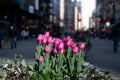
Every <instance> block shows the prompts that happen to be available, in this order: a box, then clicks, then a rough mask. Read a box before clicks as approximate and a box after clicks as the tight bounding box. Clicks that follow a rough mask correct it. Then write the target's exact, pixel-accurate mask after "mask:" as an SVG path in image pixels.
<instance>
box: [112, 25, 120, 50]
mask: <svg viewBox="0 0 120 80" xmlns="http://www.w3.org/2000/svg"><path fill="white" fill-rule="evenodd" d="M118 26H119V25H118V24H116V25H115V26H113V27H112V34H111V35H112V40H113V51H114V52H118V46H119V40H120V32H119V28H118Z"/></svg>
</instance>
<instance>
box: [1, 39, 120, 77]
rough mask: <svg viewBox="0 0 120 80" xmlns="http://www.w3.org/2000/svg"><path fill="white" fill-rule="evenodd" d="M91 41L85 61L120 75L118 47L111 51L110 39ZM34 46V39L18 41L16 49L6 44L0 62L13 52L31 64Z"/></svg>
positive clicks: (12, 56) (12, 55) (11, 56)
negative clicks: (90, 47)
mask: <svg viewBox="0 0 120 80" xmlns="http://www.w3.org/2000/svg"><path fill="white" fill-rule="evenodd" d="M91 43H92V49H91V51H90V52H89V53H88V54H87V58H86V61H89V62H90V63H91V64H93V65H95V66H98V67H99V68H101V69H106V70H109V71H111V73H112V74H113V75H115V76H117V77H120V47H119V52H118V53H113V49H112V41H109V40H100V39H92V40H91ZM35 48H36V41H35V39H29V40H25V41H18V46H17V48H16V49H10V46H9V45H6V46H4V47H3V49H1V50H0V64H1V63H2V59H3V58H9V59H11V60H13V58H14V54H22V55H23V57H24V58H25V59H26V61H27V62H28V64H33V63H34V58H33V56H34V53H35Z"/></svg>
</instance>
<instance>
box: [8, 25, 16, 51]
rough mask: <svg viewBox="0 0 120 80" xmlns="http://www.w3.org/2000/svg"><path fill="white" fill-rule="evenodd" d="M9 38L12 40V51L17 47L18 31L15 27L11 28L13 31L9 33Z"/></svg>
mask: <svg viewBox="0 0 120 80" xmlns="http://www.w3.org/2000/svg"><path fill="white" fill-rule="evenodd" d="M8 35H9V38H10V45H11V49H13V48H16V47H17V31H16V30H15V29H14V27H13V26H11V29H10V30H9V32H8Z"/></svg>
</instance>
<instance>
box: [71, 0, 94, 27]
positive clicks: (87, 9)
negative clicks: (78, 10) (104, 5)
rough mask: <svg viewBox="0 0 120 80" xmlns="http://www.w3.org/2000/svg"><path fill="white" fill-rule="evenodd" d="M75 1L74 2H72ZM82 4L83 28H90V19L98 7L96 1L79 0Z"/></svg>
mask: <svg viewBox="0 0 120 80" xmlns="http://www.w3.org/2000/svg"><path fill="white" fill-rule="evenodd" d="M72 1H74V0H72ZM77 1H81V3H82V21H83V26H86V27H89V17H90V16H91V15H92V12H93V10H94V9H95V6H96V0H77Z"/></svg>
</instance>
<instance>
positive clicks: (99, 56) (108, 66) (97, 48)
mask: <svg viewBox="0 0 120 80" xmlns="http://www.w3.org/2000/svg"><path fill="white" fill-rule="evenodd" d="M91 43H92V49H91V51H90V52H88V54H87V58H86V61H88V62H90V63H91V64H93V65H95V66H97V67H99V68H101V69H105V70H107V71H110V73H111V74H112V75H113V76H115V77H120V47H119V50H118V52H117V53H114V52H113V49H112V46H113V45H112V41H110V40H102V39H92V40H91Z"/></svg>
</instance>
